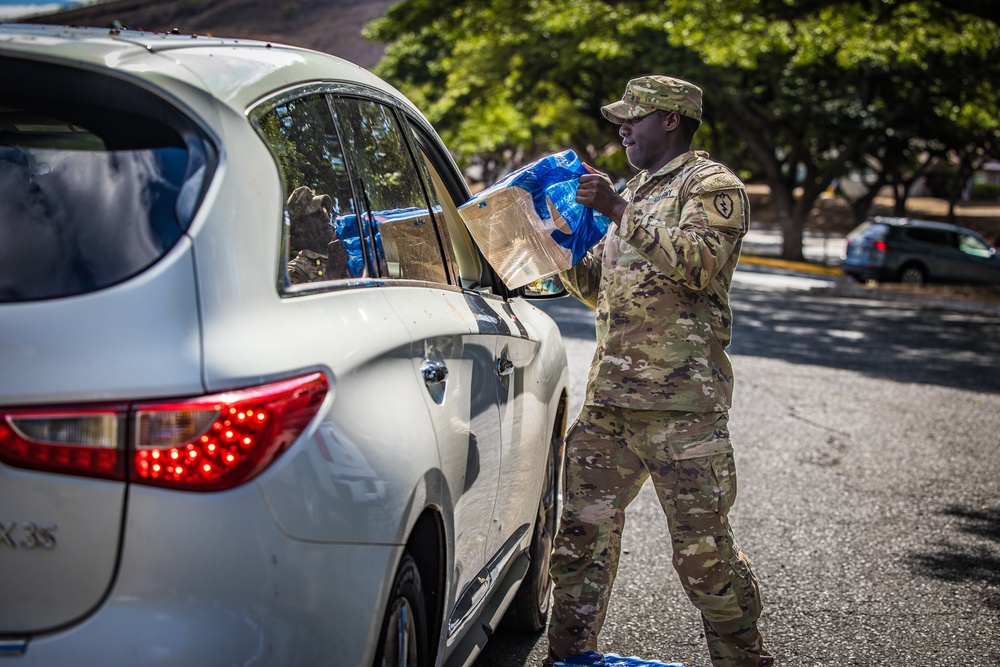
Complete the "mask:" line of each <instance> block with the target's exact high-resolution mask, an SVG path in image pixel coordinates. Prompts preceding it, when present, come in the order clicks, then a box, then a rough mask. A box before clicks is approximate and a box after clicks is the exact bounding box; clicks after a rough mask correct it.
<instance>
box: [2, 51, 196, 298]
mask: <svg viewBox="0 0 1000 667" xmlns="http://www.w3.org/2000/svg"><path fill="white" fill-rule="evenodd" d="M0 70H2V74H0V88H2V90H3V93H2V94H0V193H2V194H3V196H2V197H0V301H30V300H35V299H46V298H53V297H64V296H71V295H74V294H83V293H87V292H90V291H93V290H97V289H101V288H104V287H108V286H110V285H113V284H115V283H118V282H121V281H122V280H125V279H126V278H129V277H130V276H133V275H135V274H137V273H139V272H141V271H142V270H144V269H145V268H147V267H149V266H150V265H152V264H153V263H154V262H156V261H157V260H158V259H159V258H160V257H162V256H163V255H164V254H166V252H167V251H168V250H169V249H170V248H171V247H173V245H174V244H175V243H176V242H177V241H178V239H180V237H181V236H182V235H183V233H184V231H185V230H186V229H187V227H188V225H189V224H190V222H191V219H192V218H193V216H194V212H195V210H196V208H197V205H198V202H199V199H200V196H201V193H202V192H203V189H204V187H205V184H206V183H207V179H208V178H209V177H210V172H211V167H212V164H211V156H213V155H214V148H212V147H211V145H210V144H209V143H208V141H207V140H206V139H205V138H204V137H203V136H202V135H200V134H199V133H198V132H197V131H196V130H195V129H194V127H193V126H192V125H191V124H190V123H189V122H187V121H186V119H184V118H183V117H181V115H180V114H179V112H177V111H176V110H174V109H172V108H171V107H169V106H168V105H167V103H166V102H164V101H163V100H160V99H159V98H156V97H154V96H153V95H151V94H149V93H147V92H145V91H140V90H139V89H133V87H132V86H130V85H128V84H125V83H123V82H120V81H110V80H108V81H107V82H104V81H102V82H101V85H104V86H105V87H112V88H115V90H114V91H112V92H110V93H109V95H108V99H111V100H113V103H109V105H108V106H105V105H104V103H103V101H102V100H96V101H91V100H89V99H86V98H78V97H76V94H77V92H76V91H77V90H84V89H86V88H87V87H88V86H92V85H97V82H96V79H98V78H102V79H103V78H104V77H100V76H99V75H96V74H92V73H81V72H74V71H73V70H71V69H64V68H59V67H55V66H51V65H41V64H37V63H20V62H18V61H16V60H8V61H3V62H0ZM39 77H42V78H39ZM39 80H45V81H46V84H45V86H44V87H42V90H41V91H40V92H39V91H38V90H37V89H38V81H39Z"/></svg>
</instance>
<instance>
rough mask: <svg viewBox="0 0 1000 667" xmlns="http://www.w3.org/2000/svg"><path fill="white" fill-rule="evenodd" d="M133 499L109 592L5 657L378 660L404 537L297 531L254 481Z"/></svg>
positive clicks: (67, 661) (225, 662)
mask: <svg viewBox="0 0 1000 667" xmlns="http://www.w3.org/2000/svg"><path fill="white" fill-rule="evenodd" d="M209 496H211V499H210V500H209ZM254 496H255V497H254ZM129 511H130V517H129V520H128V521H127V528H126V539H125V541H124V544H123V552H122V557H121V566H120V570H119V573H118V577H117V579H116V581H115V584H114V586H113V588H112V590H111V593H110V595H109V596H108V598H107V599H106V600H105V601H104V602H103V603H102V604H101V605H100V606H99V607H98V608H97V609H96V610H94V612H93V613H92V614H91V615H90V616H89V617H88V618H86V619H85V620H84V621H82V622H80V623H77V624H75V625H73V626H71V627H68V628H66V629H63V630H61V631H58V632H53V633H49V634H44V635H38V636H35V637H28V638H27V640H28V641H27V644H26V646H25V650H24V652H23V654H22V655H19V656H12V657H10V658H8V659H7V660H5V661H4V662H5V666H6V664H7V663H9V665H10V666H11V667H15V666H16V667H27V666H28V665H32V666H35V665H38V666H41V665H45V666H47V667H58V666H59V665H80V664H99V665H102V666H104V667H119V666H120V667H126V666H132V665H137V664H142V665H163V666H167V665H171V666H176V665H203V666H208V667H212V666H218V667H230V666H231V665H297V664H321V663H322V664H338V665H369V664H371V661H372V657H373V651H374V645H375V642H376V640H377V633H378V631H379V620H380V619H381V617H382V614H381V612H380V610H381V605H382V602H381V600H382V599H383V598H384V596H385V595H386V594H387V593H386V591H384V590H383V587H384V586H385V582H386V580H387V579H391V571H392V569H393V568H394V564H395V559H396V557H397V556H398V553H397V551H398V548H397V547H393V546H386V545H344V544H329V543H315V542H312V543H311V542H304V541H300V540H294V539H291V538H289V537H287V536H286V535H285V534H283V533H282V532H281V531H280V530H279V529H278V528H277V526H276V525H275V523H274V521H273V520H272V519H271V517H270V514H269V512H268V511H267V509H266V506H265V503H264V502H263V500H262V497H261V494H260V492H259V490H258V488H257V487H256V485H252V484H251V485H247V486H245V487H241V488H239V489H235V490H233V492H227V493H223V494H190V493H189V494H178V493H169V492H163V491H159V490H156V489H140V490H133V493H132V497H131V498H130V501H129Z"/></svg>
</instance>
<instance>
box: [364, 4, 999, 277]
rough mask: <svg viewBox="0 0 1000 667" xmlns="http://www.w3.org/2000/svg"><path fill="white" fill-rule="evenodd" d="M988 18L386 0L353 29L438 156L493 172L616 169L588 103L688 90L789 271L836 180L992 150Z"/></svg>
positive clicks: (878, 7) (941, 9)
mask: <svg viewBox="0 0 1000 667" xmlns="http://www.w3.org/2000/svg"><path fill="white" fill-rule="evenodd" d="M953 4H954V5H955V6H954V7H953V6H952V5H953ZM973 10H975V11H973ZM992 13H993V11H992V5H991V3H987V2H972V3H962V4H960V3H957V2H956V3H949V2H944V1H943V0H941V1H933V0H923V1H915V0H913V1H908V0H798V1H795V0H726V1H725V2H723V1H722V0H672V1H671V2H669V3H664V2H662V0H661V1H658V2H653V1H651V0H633V1H613V0H604V1H599V0H563V1H561V2H556V0H528V1H523V0H522V1H513V0H485V1H480V2H472V0H447V1H445V2H443V3H436V2H432V1H431V0H404V1H403V2H400V3H398V4H397V5H394V6H393V8H392V9H390V11H389V12H388V13H387V14H386V16H385V17H384V18H382V19H380V20H379V21H377V22H375V23H374V24H372V25H371V26H370V27H369V29H368V33H367V34H368V36H369V37H370V38H373V39H377V40H379V41H385V42H391V44H390V46H389V48H388V50H387V55H386V58H385V60H384V61H383V62H382V63H381V64H380V65H379V69H378V71H379V73H380V74H382V75H383V76H385V77H386V78H388V79H390V80H392V81H394V82H395V83H397V84H398V85H400V87H402V88H403V89H404V91H405V92H407V93H408V94H411V95H413V96H414V97H415V98H416V100H417V102H418V104H420V105H421V106H422V107H423V108H424V109H425V110H428V115H429V117H430V119H431V121H432V122H434V123H435V125H437V126H438V127H439V129H441V131H442V134H443V135H444V137H445V139H446V141H448V142H449V144H450V145H452V146H453V147H454V148H456V149H457V150H458V151H459V152H460V153H462V154H464V155H466V156H468V155H474V154H481V155H486V156H488V157H489V159H491V160H494V161H496V162H497V163H499V164H503V163H504V162H505V161H515V162H516V161H517V160H518V159H527V158H533V157H535V156H537V155H538V154H539V153H542V152H545V151H548V150H552V149H555V148H563V147H567V146H569V147H573V148H575V149H577V151H578V152H579V153H581V154H582V155H584V156H586V157H588V158H590V159H592V160H594V161H595V162H596V163H597V164H598V166H601V167H602V168H604V169H607V170H609V171H611V172H614V173H616V174H623V173H625V172H626V171H627V165H626V163H625V160H624V155H623V153H622V151H621V149H620V145H618V146H617V147H616V144H617V141H616V140H615V136H614V135H613V134H611V128H609V127H608V125H607V123H606V122H604V121H603V119H602V118H601V117H600V113H599V109H600V106H601V105H602V104H605V103H607V102H608V101H609V100H611V99H614V98H615V97H617V96H618V95H619V94H620V92H621V90H622V89H623V87H624V84H625V82H626V81H627V80H628V79H629V78H631V77H633V76H636V75H638V74H643V73H650V72H664V73H673V74H677V75H679V76H682V77H684V78H687V79H690V80H692V81H695V82H697V83H699V84H700V85H702V87H703V88H704V89H705V92H706V96H705V118H706V122H705V126H706V127H705V130H703V131H702V132H699V134H698V135H697V136H696V142H698V143H699V145H700V147H704V148H708V149H710V150H711V151H712V152H713V154H714V155H715V156H716V157H717V158H719V159H722V160H723V161H724V162H727V163H730V164H731V165H733V166H735V167H737V168H740V167H744V168H745V167H750V168H751V169H752V172H753V175H754V176H756V177H757V178H760V179H762V180H764V181H765V182H766V183H767V184H768V185H770V187H771V191H772V197H773V200H774V202H775V203H776V204H777V206H778V209H779V211H780V213H781V218H782V220H783V232H784V235H783V238H784V244H783V249H782V254H783V256H784V257H786V258H789V259H801V257H802V231H803V229H804V226H805V223H806V221H807V220H808V217H809V213H810V211H811V210H812V208H813V206H814V205H815V202H816V200H817V198H818V196H819V195H820V193H822V192H823V191H824V190H825V189H826V188H827V187H828V186H829V185H830V183H831V182H832V181H833V180H834V179H835V178H839V177H840V176H842V175H843V174H844V173H845V171H846V170H847V169H849V168H855V169H857V168H859V167H860V166H864V168H865V169H866V170H868V171H872V172H873V173H874V174H875V178H876V182H881V183H894V184H897V185H899V188H897V190H902V189H904V186H905V183H906V182H907V181H908V180H911V179H913V178H915V177H917V176H919V175H920V174H921V173H923V171H926V170H927V169H929V168H931V167H932V166H933V164H934V163H935V161H934V160H928V155H931V154H933V155H934V156H935V157H938V156H939V159H943V158H944V156H947V155H948V154H956V155H957V154H959V153H963V152H964V151H966V150H968V148H969V145H970V142H971V143H976V142H977V141H978V143H979V145H984V146H985V145H989V144H990V143H992V144H994V145H995V143H996V142H995V141H994V140H993V139H995V136H996V132H997V128H996V121H995V120H994V119H995V112H994V113H993V114H992V116H991V115H990V114H989V113H986V111H987V110H988V109H990V107H989V104H991V103H992V102H994V101H995V99H994V98H995V95H992V94H990V91H992V90H995V89H996V84H997V83H1000V81H998V80H997V77H998V71H997V70H998V68H997V67H996V66H995V63H996V62H997V61H998V55H1000V38H998V31H997V25H996V23H995V22H994V21H995V17H993V16H992ZM957 73H960V74H961V76H957V75H956V74H957ZM962 79H974V80H976V81H979V82H982V84H981V85H972V86H969V85H965V86H963V85H961V84H960V83H959V82H960V81H961V80H962ZM992 108H993V109H995V106H994V107H992ZM959 127H960V128H961V130H962V131H958V130H957V128H959ZM734 139H735V141H734ZM956 141H957V142H958V143H957V144H956ZM963 154H964V153H963ZM902 201H903V204H904V205H905V199H903V200H902ZM856 203H857V204H858V205H859V208H865V204H864V201H863V200H859V201H858V202H856ZM869 203H870V200H869Z"/></svg>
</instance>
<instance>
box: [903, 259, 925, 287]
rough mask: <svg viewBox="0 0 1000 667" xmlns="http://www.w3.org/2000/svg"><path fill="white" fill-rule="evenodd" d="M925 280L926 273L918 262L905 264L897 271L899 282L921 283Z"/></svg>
mask: <svg viewBox="0 0 1000 667" xmlns="http://www.w3.org/2000/svg"><path fill="white" fill-rule="evenodd" d="M926 281H927V273H926V271H924V269H923V267H921V266H920V265H918V264H907V265H906V266H904V267H903V268H902V269H901V270H900V272H899V282H901V283H907V284H909V285H923V284H924V283H925V282H926Z"/></svg>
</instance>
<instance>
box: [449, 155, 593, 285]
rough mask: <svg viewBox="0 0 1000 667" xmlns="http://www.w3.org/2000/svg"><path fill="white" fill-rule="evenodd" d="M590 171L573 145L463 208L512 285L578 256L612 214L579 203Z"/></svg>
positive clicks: (464, 216) (547, 273)
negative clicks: (578, 191)
mask: <svg viewBox="0 0 1000 667" xmlns="http://www.w3.org/2000/svg"><path fill="white" fill-rule="evenodd" d="M586 173H588V172H587V169H586V168H585V167H584V166H583V163H582V162H581V161H580V159H579V158H578V157H577V155H576V153H574V152H573V151H571V150H567V151H562V152H560V153H555V154H553V155H549V156H547V157H544V158H541V159H539V160H536V161H534V162H532V163H531V164H528V165H526V166H524V167H522V168H521V169H518V170H517V171H515V172H513V173H511V174H508V175H507V176H506V177H504V178H503V179H501V180H500V181H498V182H497V183H495V184H494V185H492V186H490V187H489V188H487V189H486V190H483V191H482V192H480V193H479V194H478V195H476V196H475V197H473V198H472V199H470V200H469V201H468V202H466V203H465V204H463V205H462V206H460V207H459V209H458V212H459V214H461V216H462V219H463V220H464V221H465V224H466V226H467V227H468V228H469V232H470V233H471V234H472V236H473V238H474V239H475V240H476V243H477V244H478V245H479V247H480V249H481V250H482V251H483V254H484V255H485V256H486V259H487V261H489V263H490V266H492V267H493V269H494V270H495V271H496V272H497V274H499V276H500V278H501V279H502V280H503V281H504V283H505V284H506V285H507V286H508V287H510V288H511V289H515V288H517V287H521V286H523V285H527V284H528V283H531V282H534V281H536V280H540V279H542V278H546V277H548V276H551V275H553V274H555V273H558V272H559V271H564V270H566V269H568V268H570V267H572V266H573V265H574V264H576V263H577V262H579V261H580V260H581V259H582V258H583V256H584V255H585V254H586V253H587V251H588V250H589V249H590V248H591V247H593V246H594V244H596V243H597V242H598V241H600V240H601V238H602V237H603V236H604V234H605V232H606V231H607V228H608V225H609V224H610V222H611V221H610V220H608V218H607V217H606V216H604V215H602V214H600V213H597V212H596V211H594V210H593V209H590V208H587V207H585V206H583V205H581V204H578V203H576V189H577V187H578V186H579V183H580V176H582V175H584V174H586Z"/></svg>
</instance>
